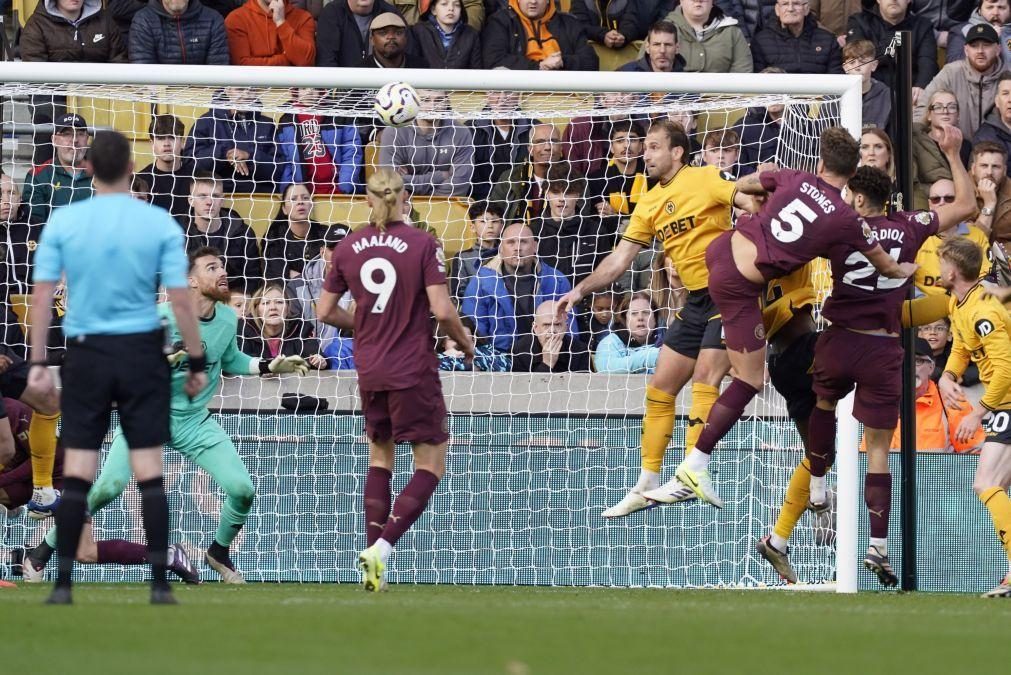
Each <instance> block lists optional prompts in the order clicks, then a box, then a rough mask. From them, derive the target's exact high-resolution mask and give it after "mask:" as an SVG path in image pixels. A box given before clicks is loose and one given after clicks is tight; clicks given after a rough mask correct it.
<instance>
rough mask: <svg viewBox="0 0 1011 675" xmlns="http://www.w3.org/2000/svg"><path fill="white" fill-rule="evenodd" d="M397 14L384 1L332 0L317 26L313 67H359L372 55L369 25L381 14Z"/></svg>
mask: <svg viewBox="0 0 1011 675" xmlns="http://www.w3.org/2000/svg"><path fill="white" fill-rule="evenodd" d="M388 12H391V13H393V14H396V13H397V9H396V7H394V6H393V5H392V4H390V3H388V2H385V1H384V0H333V2H331V3H330V4H328V5H327V6H326V7H324V8H323V11H322V12H320V15H319V21H318V24H317V27H316V65H317V66H326V67H341V68H360V67H362V66H364V65H365V63H366V61H367V60H368V57H369V53H370V52H371V47H370V40H369V24H370V23H372V20H373V19H375V18H376V17H377V16H379V15H380V14H386V13H388Z"/></svg>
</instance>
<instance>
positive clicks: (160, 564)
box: [60, 476, 169, 587]
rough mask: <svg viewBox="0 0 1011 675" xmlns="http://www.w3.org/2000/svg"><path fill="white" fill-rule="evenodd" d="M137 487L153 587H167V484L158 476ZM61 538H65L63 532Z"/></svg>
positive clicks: (139, 483) (141, 482)
mask: <svg viewBox="0 0 1011 675" xmlns="http://www.w3.org/2000/svg"><path fill="white" fill-rule="evenodd" d="M137 487H138V488H140V508H141V513H142V514H143V516H144V534H145V535H146V536H147V559H148V561H149V562H150V563H151V585H152V586H155V587H163V586H167V584H168V582H167V581H166V578H165V571H166V567H167V566H168V534H169V516H168V499H166V498H165V484H164V481H163V480H162V477H161V476H157V477H155V478H150V479H148V480H145V481H138V483H137ZM61 527H62V526H61ZM60 536H61V537H62V536H63V533H62V532H61V533H60Z"/></svg>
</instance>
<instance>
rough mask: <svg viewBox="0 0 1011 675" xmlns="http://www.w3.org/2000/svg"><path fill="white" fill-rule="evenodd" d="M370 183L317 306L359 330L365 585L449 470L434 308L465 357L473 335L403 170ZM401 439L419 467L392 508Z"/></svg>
mask: <svg viewBox="0 0 1011 675" xmlns="http://www.w3.org/2000/svg"><path fill="white" fill-rule="evenodd" d="M366 189H367V193H366V196H367V199H368V202H369V206H371V207H372V217H371V222H370V223H369V225H368V226H367V227H363V228H362V229H360V230H358V231H356V232H354V233H352V234H350V235H348V236H347V237H346V238H345V239H344V240H343V241H342V242H341V243H340V244H338V245H337V247H336V248H335V249H334V252H333V264H332V265H331V269H330V273H329V274H328V275H327V278H326V281H325V282H324V285H323V289H324V292H323V294H322V297H321V298H320V302H319V306H318V311H319V317H320V319H322V320H323V321H325V322H327V323H330V324H332V325H335V326H338V327H340V328H354V331H355V340H354V358H355V365H356V366H357V370H358V386H359V390H360V391H361V399H362V414H363V415H364V417H365V431H366V434H367V435H368V438H369V469H368V474H367V475H366V477H365V531H366V534H367V539H368V548H366V549H365V550H364V551H362V552H361V554H360V555H359V556H358V567H359V569H361V571H362V582H363V584H364V585H365V590H368V591H379V590H381V589H382V588H383V587H384V586H385V581H384V578H383V572H384V570H385V569H386V561H387V558H388V557H389V555H390V553H391V551H392V550H393V547H394V546H395V545H396V544H397V540H399V539H400V537H401V536H402V535H403V534H404V532H406V531H407V530H408V528H410V527H411V525H412V524H413V523H414V521H415V520H417V519H418V517H419V516H420V515H421V514H422V512H423V511H424V510H425V506H426V505H427V504H428V499H429V498H430V497H431V496H432V493H433V492H435V488H436V486H437V485H438V484H439V479H441V478H442V475H443V473H445V470H446V442H447V440H448V439H449V426H448V420H447V417H446V404H445V402H444V400H443V398H442V384H441V381H440V380H439V361H438V359H437V357H436V355H435V340H434V335H435V326H434V325H433V324H432V319H431V317H432V315H434V316H435V318H436V320H437V321H439V323H440V324H441V325H442V330H443V332H444V333H445V334H447V335H449V337H450V338H452V339H453V340H454V341H455V342H456V343H457V345H459V348H460V349H461V350H463V352H464V354H465V355H466V358H467V361H468V362H470V361H471V360H472V359H473V357H474V341H473V338H472V337H471V335H470V332H469V331H468V330H467V329H466V328H464V326H463V324H462V323H461V322H460V317H459V316H458V315H457V313H456V308H455V307H454V306H453V303H452V301H451V300H450V299H449V291H448V289H447V287H446V263H445V256H444V254H443V251H442V247H441V246H440V245H439V242H438V241H437V240H436V239H435V237H434V236H432V235H431V234H429V233H428V232H424V231H422V230H418V229H415V228H413V227H411V226H409V225H406V224H404V222H403V221H402V220H401V218H402V216H401V214H402V213H403V211H404V208H403V207H404V199H405V197H406V193H405V192H404V182H403V179H402V178H401V177H400V175H399V174H397V173H396V172H394V171H390V170H387V169H382V170H379V171H377V172H376V173H374V174H372V176H371V177H370V178H369V180H368V184H367V186H366ZM348 290H350V291H351V296H352V297H353V298H354V300H355V313H354V317H351V315H350V314H348V313H347V312H345V311H344V310H342V309H340V308H339V307H338V306H337V301H338V300H339V299H340V297H341V295H343V294H344V292H345V291H348ZM397 442H407V443H411V445H412V447H413V449H414V475H413V476H412V477H411V480H410V481H409V482H408V483H407V485H406V486H405V487H404V489H403V491H402V492H401V493H400V495H399V496H398V497H397V501H396V502H395V503H394V504H393V510H392V513H391V511H390V501H391V498H392V495H391V492H390V481H391V479H392V471H393V459H394V454H393V453H394V444H395V443H397Z"/></svg>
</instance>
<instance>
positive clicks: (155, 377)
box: [61, 330, 171, 450]
mask: <svg viewBox="0 0 1011 675" xmlns="http://www.w3.org/2000/svg"><path fill="white" fill-rule="evenodd" d="M163 345H164V339H163V332H162V331H161V330H156V331H151V332H150V333H133V334H130V335H88V336H86V337H83V338H70V339H68V340H67V356H66V359H65V360H64V362H63V369H62V371H61V376H62V378H63V395H62V408H63V434H62V437H63V445H64V447H67V448H75V449H80V450H92V449H94V450H97V449H98V448H100V447H102V441H104V440H105V434H106V432H108V430H109V421H110V417H111V413H112V404H113V403H115V404H116V406H117V407H118V409H119V421H120V425H121V426H122V427H123V435H124V436H125V437H126V442H127V443H128V444H129V446H130V447H131V448H151V447H158V446H161V445H164V444H165V443H167V442H168V440H169V436H170V434H169V400H170V398H171V371H170V370H169V364H168V361H166V360H165V354H164V352H163V349H162V348H163Z"/></svg>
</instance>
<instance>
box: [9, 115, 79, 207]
mask: <svg viewBox="0 0 1011 675" xmlns="http://www.w3.org/2000/svg"><path fill="white" fill-rule="evenodd" d="M54 126H55V130H54V131H53V136H52V141H53V148H54V150H55V153H54V157H53V161H52V162H51V163H49V164H46V165H45V166H43V167H42V168H40V169H39V171H38V172H36V173H34V174H33V173H29V174H28V176H27V177H26V179H25V188H24V202H25V203H26V204H28V208H29V210H30V212H31V217H32V219H33V220H36V221H45V220H48V219H49V214H50V213H51V212H52V210H53V209H55V208H58V207H60V206H66V205H67V204H70V203H71V202H76V201H79V200H81V199H87V198H88V197H90V196H91V195H92V193H93V190H92V187H91V176H90V175H89V174H88V172H87V170H86V166H87V153H88V143H89V141H90V139H91V132H90V131H89V130H88V123H87V122H86V121H85V119H84V118H83V117H81V116H80V115H75V114H73V113H67V114H66V115H62V116H61V117H59V118H57V120H56V124H55V125H54Z"/></svg>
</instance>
